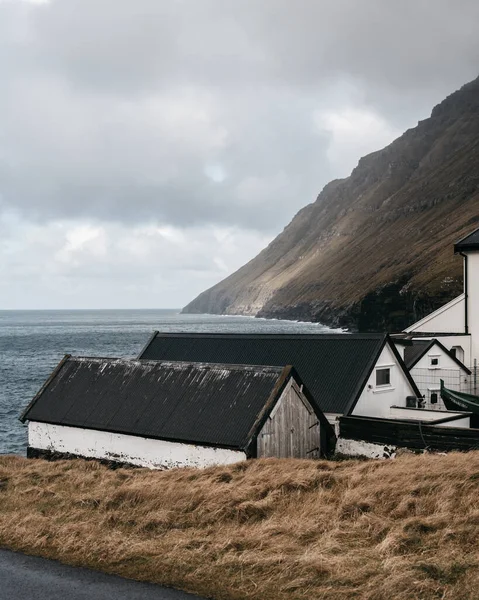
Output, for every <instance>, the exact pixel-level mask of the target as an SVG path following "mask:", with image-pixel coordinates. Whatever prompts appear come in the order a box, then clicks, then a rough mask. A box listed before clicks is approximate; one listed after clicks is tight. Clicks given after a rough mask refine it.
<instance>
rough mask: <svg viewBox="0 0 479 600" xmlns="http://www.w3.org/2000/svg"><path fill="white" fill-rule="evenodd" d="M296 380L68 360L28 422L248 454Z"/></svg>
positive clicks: (269, 371) (216, 369)
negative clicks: (288, 384) (265, 421)
mask: <svg viewBox="0 0 479 600" xmlns="http://www.w3.org/2000/svg"><path fill="white" fill-rule="evenodd" d="M291 376H294V375H293V370H292V368H291V367H283V366H281V367H276V366H273V367H269V366H268V367H259V366H245V365H206V364H191V363H173V362H168V363H165V362H157V361H141V362H140V361H138V360H122V359H102V358H73V357H70V356H66V357H65V358H64V359H63V361H62V362H61V363H60V364H59V366H58V367H57V369H56V370H55V371H54V373H53V374H52V376H51V377H50V378H49V380H48V381H47V382H46V383H45V385H44V386H43V388H42V389H41V390H40V391H39V393H38V394H37V396H36V397H35V398H34V399H33V401H32V402H31V403H30V405H29V407H28V408H27V409H26V410H25V412H24V413H23V415H22V417H21V419H22V421H25V420H27V419H28V420H32V421H40V422H46V423H53V424H56V425H66V426H71V427H82V428H86V429H97V430H102V431H111V432H115V433H123V434H129V435H136V436H142V437H148V438H157V439H164V440H171V441H185V442H193V443H198V444H205V445H216V446H220V447H226V448H236V449H246V447H247V445H248V444H249V442H250V441H251V440H252V439H253V436H254V435H255V434H256V433H257V431H259V426H260V424H261V423H260V421H261V419H262V418H263V417H264V418H266V417H267V414H268V413H269V410H271V408H272V406H273V405H274V402H275V401H276V399H277V398H278V397H279V395H280V394H281V392H282V390H283V389H284V385H285V384H286V382H287V381H288V380H289V379H290V377H291ZM271 403H272V404H271ZM268 407H269V408H268ZM266 409H268V410H267V412H266V413H265V414H263V413H264V411H265V410H266ZM321 417H322V419H323V420H324V416H322V415H321ZM255 428H256V429H255Z"/></svg>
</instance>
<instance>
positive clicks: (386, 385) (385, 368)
mask: <svg viewBox="0 0 479 600" xmlns="http://www.w3.org/2000/svg"><path fill="white" fill-rule="evenodd" d="M380 371H387V372H388V382H387V383H378V375H379V372H380ZM391 375H392V367H391V366H390V365H384V366H381V367H376V369H375V381H374V387H375V388H376V389H381V390H382V389H385V388H390V387H392V376H391Z"/></svg>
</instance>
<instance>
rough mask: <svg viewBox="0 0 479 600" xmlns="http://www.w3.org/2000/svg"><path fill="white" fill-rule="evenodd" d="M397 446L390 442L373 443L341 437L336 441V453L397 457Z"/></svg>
mask: <svg viewBox="0 0 479 600" xmlns="http://www.w3.org/2000/svg"><path fill="white" fill-rule="evenodd" d="M396 450H397V448H396V446H389V445H388V444H372V443H371V442H363V441H362V440H348V439H344V438H339V439H338V441H337V443H336V454H344V455H345V456H364V457H366V458H395V456H396Z"/></svg>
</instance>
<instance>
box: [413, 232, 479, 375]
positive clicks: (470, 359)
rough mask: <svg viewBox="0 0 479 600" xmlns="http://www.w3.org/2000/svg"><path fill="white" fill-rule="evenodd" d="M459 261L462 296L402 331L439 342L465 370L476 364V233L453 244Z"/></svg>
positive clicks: (478, 270)
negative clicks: (460, 263) (450, 351)
mask: <svg viewBox="0 0 479 600" xmlns="http://www.w3.org/2000/svg"><path fill="white" fill-rule="evenodd" d="M454 252H455V253H456V254H460V255H461V256H462V257H463V265H464V267H463V268H464V292H463V293H462V294H460V295H459V296H458V297H457V298H454V300H451V302H449V303H448V304H445V305H444V306H442V307H441V308H439V309H438V310H436V311H435V312H433V313H431V314H430V315H427V316H426V317H424V318H423V319H421V320H420V321H418V322H417V323H413V324H412V325H411V326H410V327H408V328H407V329H405V330H404V333H406V334H408V337H410V338H411V339H421V338H422V339H425V338H426V339H432V338H436V339H437V340H439V341H440V342H441V343H442V344H443V345H444V346H445V347H446V348H447V349H448V350H452V351H453V352H455V354H456V357H457V358H458V359H459V360H460V361H461V362H462V363H464V364H465V365H466V366H468V367H472V366H473V365H474V361H478V360H479V229H476V230H475V231H473V232H472V233H470V234H468V235H466V236H465V237H464V238H462V239H461V240H459V241H458V242H457V243H456V244H454Z"/></svg>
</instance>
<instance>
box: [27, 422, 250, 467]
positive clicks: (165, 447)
mask: <svg viewBox="0 0 479 600" xmlns="http://www.w3.org/2000/svg"><path fill="white" fill-rule="evenodd" d="M28 445H29V446H30V447H32V448H37V449H38V450H51V451H54V452H65V453H70V454H76V455H78V456H84V457H86V458H99V459H106V460H112V461H117V462H125V463H130V464H132V465H137V466H139V467H148V468H150V469H171V468H174V467H210V466H214V465H227V464H232V463H235V462H239V461H242V460H246V454H245V453H244V452H240V451H236V450H228V449H225V448H215V447H212V446H195V445H194V444H182V443H177V442H167V441H164V440H154V439H150V438H142V437H137V436H133V435H123V434H119V433H109V432H107V431H94V430H92V429H81V428H79V427H66V426H63V425H51V424H49V423H38V422H36V421H30V422H29V423H28Z"/></svg>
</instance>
